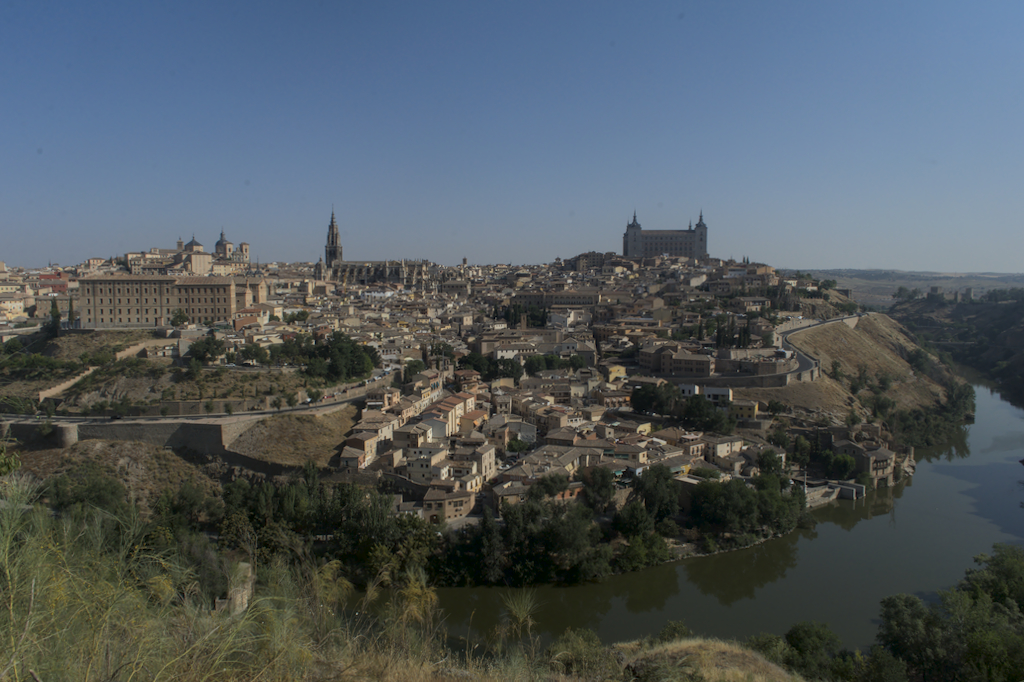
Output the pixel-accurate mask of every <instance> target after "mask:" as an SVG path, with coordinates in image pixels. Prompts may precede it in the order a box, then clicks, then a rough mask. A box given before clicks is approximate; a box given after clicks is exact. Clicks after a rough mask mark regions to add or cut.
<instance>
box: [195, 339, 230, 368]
mask: <svg viewBox="0 0 1024 682" xmlns="http://www.w3.org/2000/svg"><path fill="white" fill-rule="evenodd" d="M188 350H189V354H191V355H192V357H193V358H195V359H196V360H198V361H199V362H202V363H207V362H209V361H210V360H213V359H216V358H219V357H220V356H221V355H223V354H224V342H223V341H221V340H220V339H218V338H215V337H213V336H207V337H206V338H205V339H200V340H198V341H195V342H193V344H192V345H191V346H189V349H188Z"/></svg>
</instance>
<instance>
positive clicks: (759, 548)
mask: <svg viewBox="0 0 1024 682" xmlns="http://www.w3.org/2000/svg"><path fill="white" fill-rule="evenodd" d="M801 537H805V538H813V537H815V532H814V531H813V530H801V531H794V532H792V533H789V534H788V535H786V536H784V537H781V538H776V539H774V540H770V541H768V542H764V543H761V544H760V545H755V546H754V547H748V548H747V549H743V550H739V551H736V552H726V553H724V554H715V555H714V556H710V557H698V558H694V559H688V560H686V561H684V562H683V564H682V566H683V568H684V570H685V571H686V578H687V580H689V581H690V583H692V584H693V585H695V586H696V587H697V589H699V590H700V591H701V593H702V594H706V595H709V596H713V597H714V598H715V599H717V600H718V603H719V604H721V605H722V606H729V605H730V604H733V603H735V602H737V601H739V600H741V599H753V598H754V597H755V595H756V594H757V591H758V590H759V589H760V588H762V587H764V586H765V585H769V584H771V583H773V582H775V581H776V580H780V579H781V578H783V577H785V575H786V571H788V570H789V569H791V568H793V567H795V566H796V564H797V543H798V542H799V540H800V538H801Z"/></svg>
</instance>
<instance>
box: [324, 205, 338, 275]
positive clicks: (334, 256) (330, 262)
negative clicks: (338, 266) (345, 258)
mask: <svg viewBox="0 0 1024 682" xmlns="http://www.w3.org/2000/svg"><path fill="white" fill-rule="evenodd" d="M341 260H342V258H341V237H340V236H339V234H338V223H337V221H336V220H335V219H334V211H333V210H332V211H331V224H330V226H329V227H328V228H327V248H326V249H324V265H325V266H326V267H327V269H328V270H330V269H331V268H332V267H334V264H335V263H340V262H341Z"/></svg>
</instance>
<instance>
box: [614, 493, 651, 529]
mask: <svg viewBox="0 0 1024 682" xmlns="http://www.w3.org/2000/svg"><path fill="white" fill-rule="evenodd" d="M614 525H615V530H617V531H619V532H620V533H622V534H623V535H625V536H626V537H627V538H636V537H641V536H644V535H647V534H648V533H651V532H653V531H654V519H652V518H651V516H650V514H648V513H647V509H646V508H644V505H643V503H642V502H641V501H640V500H633V501H632V502H628V503H627V504H626V505H625V506H624V507H623V508H622V509H620V510H619V511H618V513H616V514H615V524H614Z"/></svg>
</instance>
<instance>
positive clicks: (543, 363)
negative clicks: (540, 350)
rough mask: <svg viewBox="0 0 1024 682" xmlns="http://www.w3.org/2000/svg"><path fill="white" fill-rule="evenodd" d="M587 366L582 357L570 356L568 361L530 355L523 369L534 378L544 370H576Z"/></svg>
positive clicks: (557, 357) (547, 356) (548, 356)
mask: <svg viewBox="0 0 1024 682" xmlns="http://www.w3.org/2000/svg"><path fill="white" fill-rule="evenodd" d="M586 366H587V361H586V360H584V359H583V356H582V355H572V356H570V357H569V358H568V359H565V358H560V357H559V356H557V355H531V356H530V357H528V358H526V362H525V364H524V368H525V370H526V373H527V374H529V375H531V376H536V375H538V374H540V373H541V372H543V371H545V370H550V369H572V370H574V371H575V370H578V369H582V368H584V367H586Z"/></svg>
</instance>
